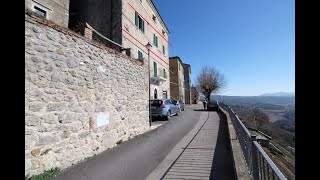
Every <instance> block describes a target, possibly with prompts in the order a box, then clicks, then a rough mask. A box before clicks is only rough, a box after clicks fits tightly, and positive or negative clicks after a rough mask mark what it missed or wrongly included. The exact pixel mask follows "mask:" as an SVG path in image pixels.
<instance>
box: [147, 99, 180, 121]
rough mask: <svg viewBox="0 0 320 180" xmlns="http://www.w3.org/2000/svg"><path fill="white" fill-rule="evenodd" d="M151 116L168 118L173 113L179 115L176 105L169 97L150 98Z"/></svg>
mask: <svg viewBox="0 0 320 180" xmlns="http://www.w3.org/2000/svg"><path fill="white" fill-rule="evenodd" d="M151 115H152V117H164V118H165V119H166V120H169V119H170V117H171V116H173V115H177V116H178V115H179V110H178V107H177V106H176V105H175V104H174V103H173V102H172V101H171V100H170V99H153V100H151Z"/></svg>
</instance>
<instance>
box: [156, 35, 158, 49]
mask: <svg viewBox="0 0 320 180" xmlns="http://www.w3.org/2000/svg"><path fill="white" fill-rule="evenodd" d="M156 45H157V47H158V36H156Z"/></svg>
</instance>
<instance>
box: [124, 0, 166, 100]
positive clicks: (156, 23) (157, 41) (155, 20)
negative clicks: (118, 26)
mask: <svg viewBox="0 0 320 180" xmlns="http://www.w3.org/2000/svg"><path fill="white" fill-rule="evenodd" d="M122 9H123V10H122V12H123V13H122V45H123V46H124V47H125V48H130V53H129V54H130V55H131V57H134V58H137V59H141V60H142V61H144V62H146V63H147V62H148V48H147V47H146V45H147V44H148V42H149V43H150V44H151V45H152V47H151V48H150V49H149V50H150V77H151V91H150V93H151V98H152V99H162V98H168V97H169V96H170V78H169V73H168V72H169V56H168V55H169V51H168V45H169V41H168V36H169V30H168V28H167V27H166V25H165V23H164V21H163V20H162V18H161V16H160V14H159V12H158V11H157V8H156V7H155V5H154V3H153V2H152V0H123V3H122Z"/></svg>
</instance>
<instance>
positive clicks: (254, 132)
mask: <svg viewBox="0 0 320 180" xmlns="http://www.w3.org/2000/svg"><path fill="white" fill-rule="evenodd" d="M250 133H251V134H252V135H257V136H259V135H260V133H258V132H257V131H252V130H250Z"/></svg>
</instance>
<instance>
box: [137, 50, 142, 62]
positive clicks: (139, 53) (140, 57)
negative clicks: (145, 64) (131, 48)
mask: <svg viewBox="0 0 320 180" xmlns="http://www.w3.org/2000/svg"><path fill="white" fill-rule="evenodd" d="M138 59H140V60H142V59H143V54H142V52H141V51H139V50H138Z"/></svg>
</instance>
